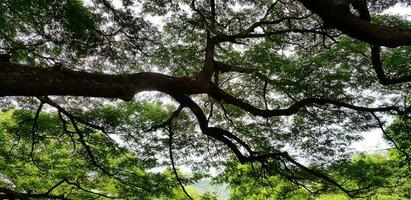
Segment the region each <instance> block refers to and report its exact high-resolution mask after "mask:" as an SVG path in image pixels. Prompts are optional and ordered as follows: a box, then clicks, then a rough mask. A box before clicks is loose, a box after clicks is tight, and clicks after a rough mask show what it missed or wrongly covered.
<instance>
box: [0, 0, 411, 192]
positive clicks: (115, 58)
mask: <svg viewBox="0 0 411 200" xmlns="http://www.w3.org/2000/svg"><path fill="white" fill-rule="evenodd" d="M399 2H401V1H400V0H397V1H396V0H390V1H382V0H373V1H365V0H297V1H291V0H277V1H265V0H261V1H255V0H237V1H235V0H222V1H219V0H180V1H169V0H164V1H163V0H155V1H142V0H139V1H137V0H136V1H130V0H122V1H108V0H92V1H84V2H82V1H80V0H63V1H62V0H32V1H25V0H3V1H1V2H0V26H1V27H2V28H1V30H0V48H1V51H2V55H1V57H0V59H1V60H0V96H2V97H3V98H2V104H1V106H2V107H3V109H10V108H13V107H16V106H17V107H20V108H27V109H33V113H32V117H31V118H27V119H23V120H22V122H21V123H23V124H24V123H31V124H32V126H31V128H30V129H27V128H26V129H24V128H23V127H21V128H22V131H26V132H29V133H30V136H31V138H32V140H31V141H32V145H31V151H30V152H28V153H29V156H30V157H31V160H32V162H34V163H35V162H41V158H40V157H39V155H36V147H37V146H38V144H39V143H41V142H42V141H43V140H44V138H47V134H46V135H45V134H42V133H38V130H39V124H38V120H39V119H40V118H41V114H40V113H41V111H42V110H43V109H44V108H45V109H44V111H46V112H54V111H57V113H58V114H59V118H58V119H59V120H60V123H61V131H62V133H65V134H66V135H67V137H66V140H67V141H71V142H72V144H73V148H75V146H76V145H80V146H82V149H83V151H82V152H81V155H83V156H84V157H86V158H87V160H88V161H89V162H90V164H91V165H92V166H94V167H95V170H96V171H98V172H99V173H101V174H104V175H106V176H108V177H111V178H113V179H115V180H116V181H118V182H119V183H124V184H125V185H127V183H130V181H125V179H128V178H129V177H128V176H125V175H123V174H121V173H117V172H118V170H119V169H118V168H121V165H120V166H117V167H116V166H113V165H112V164H110V162H108V161H106V160H107V159H105V156H106V155H107V156H108V155H109V154H108V153H107V152H106V150H107V149H104V148H103V147H102V146H99V145H95V144H93V142H96V140H99V138H105V139H104V140H105V141H106V140H107V141H110V140H112V138H118V139H117V142H118V141H120V143H121V144H120V146H121V147H124V146H125V147H126V148H127V149H131V150H132V151H133V152H134V153H135V155H137V157H138V160H140V162H142V163H145V162H149V163H150V164H151V165H152V168H155V167H158V166H164V165H170V166H172V168H173V169H174V170H173V171H174V173H175V175H176V176H177V180H178V182H179V183H180V184H181V187H182V188H183V190H184V191H185V189H184V186H183V184H184V183H185V181H183V180H182V179H181V178H178V173H177V170H176V165H178V164H181V165H186V166H189V167H191V168H192V169H193V170H194V171H198V172H204V171H206V170H207V169H208V168H207V167H211V168H213V169H218V168H219V167H221V166H223V167H224V166H225V164H226V162H227V161H226V160H227V159H229V158H231V155H233V156H235V158H236V159H237V160H238V161H239V162H240V163H250V164H252V165H254V164H255V165H257V167H258V168H259V169H260V170H261V171H263V172H264V173H262V174H265V175H267V176H271V175H279V176H281V177H283V178H285V179H286V180H288V181H291V182H292V183H293V184H295V185H298V186H301V187H304V188H306V189H307V190H312V189H315V183H321V184H325V185H329V186H330V187H335V188H338V189H339V190H341V191H343V192H344V193H345V194H346V195H349V196H356V195H360V194H361V192H364V191H366V190H368V189H372V188H374V186H371V185H367V186H366V188H362V187H360V186H361V184H359V185H356V186H355V187H345V186H344V184H342V183H341V182H340V181H339V180H338V178H335V177H333V173H329V172H327V170H321V168H318V167H315V166H318V165H321V164H324V165H327V164H329V163H332V162H341V160H342V159H345V158H346V157H347V155H348V154H349V151H348V150H349V146H350V144H351V143H352V142H353V141H356V140H359V139H360V138H361V133H362V132H364V131H368V130H370V129H372V128H379V129H380V130H381V131H382V132H383V133H384V135H385V138H386V139H387V140H389V141H390V142H391V143H392V144H393V147H395V148H397V149H398V150H399V152H401V153H402V154H403V155H404V159H408V158H409V156H408V152H407V151H406V150H404V149H403V146H401V145H399V143H398V142H397V141H396V139H397V138H398V137H395V136H393V134H395V132H393V133H392V132H387V131H386V130H385V124H384V120H383V119H384V118H385V119H386V118H390V117H400V118H403V119H405V120H404V121H405V122H407V120H406V119H408V117H409V113H410V111H411V106H409V103H410V97H409V92H410V86H411V85H410V81H411V70H410V69H411V66H410V61H409V59H410V57H411V48H410V45H411V23H410V22H409V21H407V20H406V19H404V18H401V17H396V16H387V15H383V14H382V11H383V10H384V9H386V8H388V7H389V6H392V5H394V4H396V3H399ZM407 2H408V1H404V2H403V5H404V6H406V4H407ZM145 91H150V93H144V94H139V93H141V92H145ZM116 99H120V100H123V101H126V102H128V103H119V102H116V103H114V102H113V101H115V100H116ZM147 101H156V102H157V103H152V104H147V103H143V102H147ZM161 102H163V103H161ZM139 103H141V104H142V105H144V106H142V105H141V104H139ZM36 104H37V105H39V106H38V107H37V108H34V105H36ZM102 105H105V106H102ZM406 127H407V126H406ZM407 132H410V130H409V129H404V130H402V133H407ZM405 135H406V134H405ZM1 140H5V139H4V138H1ZM115 143H116V142H115V141H112V143H110V142H107V145H108V146H110V145H113V148H114V147H115V146H116V144H115ZM50 148H53V147H50ZM118 148H120V147H118ZM166 158H167V159H166ZM168 159H169V160H170V162H168ZM40 167H41V166H40ZM73 176H75V174H73ZM136 177H137V178H138V176H136ZM142 179H145V178H142ZM131 182H132V181H131ZM136 183H139V184H140V185H138V184H136V185H135V187H136V188H140V189H141V188H142V187H141V186H143V185H144V184H145V183H144V181H141V182H138V181H137V182H136ZM57 186H58V185H57ZM57 186H56V187H57ZM377 186H382V185H377ZM128 187H131V185H128V186H127V188H128ZM152 188H153V191H152V192H153V193H155V192H156V191H155V190H156V189H155V187H152ZM141 190H142V191H145V192H147V193H150V190H149V189H147V188H143V189H141ZM147 190H148V191H147ZM7 192H9V194H13V192H15V194H20V195H22V194H23V193H24V192H27V191H8V190H7ZM24 195H32V197H33V198H34V197H36V196H35V194H31V193H30V194H29V193H25V194H24ZM42 195H51V193H44V194H42ZM187 196H188V197H189V195H188V194H187ZM41 197H44V196H41ZM50 197H58V196H50ZM189 198H191V197H189Z"/></svg>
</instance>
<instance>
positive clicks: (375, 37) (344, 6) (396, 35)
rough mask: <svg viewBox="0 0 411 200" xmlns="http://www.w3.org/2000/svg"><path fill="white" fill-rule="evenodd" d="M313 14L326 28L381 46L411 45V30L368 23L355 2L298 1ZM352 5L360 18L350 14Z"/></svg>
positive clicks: (340, 0) (339, 0)
mask: <svg viewBox="0 0 411 200" xmlns="http://www.w3.org/2000/svg"><path fill="white" fill-rule="evenodd" d="M298 1H300V2H301V3H302V4H303V5H304V6H305V7H306V8H307V9H309V10H310V11H311V12H313V13H315V14H317V15H318V16H320V18H321V19H322V20H323V21H324V23H325V25H326V26H329V27H332V28H336V29H338V30H340V31H342V32H344V33H345V34H347V35H349V36H351V37H353V38H356V39H359V40H362V41H365V42H368V43H372V44H376V45H379V46H387V47H398V46H407V45H411V30H409V29H402V28H391V27H387V26H383V25H378V24H374V23H371V22H369V21H367V20H366V19H363V18H366V17H367V16H366V15H365V16H364V12H361V8H360V7H359V6H358V5H355V3H354V4H352V3H353V2H355V0H298ZM350 4H352V5H353V6H354V8H355V9H357V10H358V11H359V12H360V16H356V15H355V14H353V13H351V12H350V9H349V7H350Z"/></svg>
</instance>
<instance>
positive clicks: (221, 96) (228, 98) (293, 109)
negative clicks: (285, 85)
mask: <svg viewBox="0 0 411 200" xmlns="http://www.w3.org/2000/svg"><path fill="white" fill-rule="evenodd" d="M209 95H210V96H212V97H213V98H215V99H217V100H223V101H224V102H226V103H229V104H232V105H235V106H237V107H239V108H241V109H243V110H245V111H247V112H249V113H251V114H253V115H255V116H261V117H273V116H289V115H292V114H295V113H297V112H298V111H299V110H300V109H301V108H303V107H305V106H308V105H312V104H316V105H325V104H330V105H334V106H338V107H344V108H349V109H352V110H356V111H362V112H389V111H396V112H398V113H400V114H403V113H405V112H406V111H401V110H400V109H399V108H398V107H395V106H388V107H376V108H369V107H362V106H355V105H352V104H348V103H344V102H341V101H337V100H333V99H323V98H306V99H302V100H300V101H297V102H295V103H294V104H293V105H291V106H290V107H288V108H285V109H275V110H264V109H260V108H257V107H255V106H253V105H251V104H249V103H247V102H245V101H243V100H241V99H238V98H236V97H234V96H232V95H230V94H228V93H227V92H225V91H223V90H221V89H220V88H218V87H216V86H215V87H214V89H212V90H210V93H209Z"/></svg>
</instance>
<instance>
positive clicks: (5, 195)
mask: <svg viewBox="0 0 411 200" xmlns="http://www.w3.org/2000/svg"><path fill="white" fill-rule="evenodd" d="M1 193H2V194H1ZM0 199H22V200H23V199H24V200H25V199H27V200H28V199H64V200H65V199H67V198H66V197H64V195H51V194H49V193H48V192H47V193H44V194H31V193H23V192H17V191H14V190H11V189H9V188H5V187H0Z"/></svg>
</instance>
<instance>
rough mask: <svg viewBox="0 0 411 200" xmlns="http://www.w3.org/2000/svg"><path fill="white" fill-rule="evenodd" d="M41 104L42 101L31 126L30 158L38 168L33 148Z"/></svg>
mask: <svg viewBox="0 0 411 200" xmlns="http://www.w3.org/2000/svg"><path fill="white" fill-rule="evenodd" d="M43 105H44V102H41V103H40V105H39V107H38V108H37V111H36V114H35V115H34V118H33V119H32V121H33V125H32V127H31V150H30V159H31V162H32V163H33V164H34V165H35V166H36V167H38V168H39V166H38V165H37V163H36V162H35V160H34V149H35V145H36V132H37V129H38V119H39V116H40V112H41V110H42V109H43Z"/></svg>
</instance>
